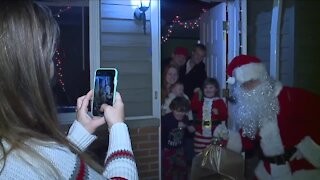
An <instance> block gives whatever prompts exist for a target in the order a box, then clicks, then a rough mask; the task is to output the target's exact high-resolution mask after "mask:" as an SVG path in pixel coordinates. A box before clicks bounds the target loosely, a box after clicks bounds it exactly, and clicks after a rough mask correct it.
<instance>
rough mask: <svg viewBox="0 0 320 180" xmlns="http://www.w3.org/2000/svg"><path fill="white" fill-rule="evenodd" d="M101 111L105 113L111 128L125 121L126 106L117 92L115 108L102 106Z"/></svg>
mask: <svg viewBox="0 0 320 180" xmlns="http://www.w3.org/2000/svg"><path fill="white" fill-rule="evenodd" d="M100 111H103V113H104V118H105V121H106V122H107V124H108V126H109V128H111V126H112V125H114V124H116V123H119V122H123V121H124V104H123V102H122V98H121V96H120V94H119V93H118V92H116V97H115V102H114V104H113V106H110V105H107V104H102V106H101V108H100Z"/></svg>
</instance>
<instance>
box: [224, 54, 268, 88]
mask: <svg viewBox="0 0 320 180" xmlns="http://www.w3.org/2000/svg"><path fill="white" fill-rule="evenodd" d="M227 74H228V75H229V78H228V80H227V83H229V84H234V83H235V81H238V82H239V83H240V84H242V83H244V82H247V81H250V80H255V79H261V78H263V77H265V76H266V75H267V74H268V73H267V70H266V68H265V66H264V64H263V63H262V62H261V61H260V59H258V58H256V57H253V56H248V55H240V56H237V57H235V58H233V60H232V61H231V62H230V64H229V65H228V67H227Z"/></svg>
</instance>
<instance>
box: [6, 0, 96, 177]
mask: <svg viewBox="0 0 320 180" xmlns="http://www.w3.org/2000/svg"><path fill="white" fill-rule="evenodd" d="M0 8H1V11H0V47H1V48H0V77H1V78H0V97H1V103H0V137H1V144H0V145H1V151H2V152H1V153H2V154H3V155H4V156H3V157H2V158H1V160H0V161H4V162H6V157H7V156H8V154H10V152H11V151H12V150H22V151H25V152H27V153H28V154H30V153H31V154H32V156H33V157H35V158H39V159H42V160H43V161H46V159H45V157H42V156H41V155H40V154H39V153H37V152H36V151H35V150H33V149H32V147H29V146H28V145H27V144H26V143H25V142H26V141H27V140H30V139H37V140H40V141H55V142H57V143H59V144H63V145H65V146H67V147H69V149H70V150H71V151H73V152H74V153H76V154H78V155H80V156H81V157H83V155H82V154H81V152H80V151H79V150H78V149H77V148H76V147H75V146H74V145H73V144H72V143H70V142H69V141H68V140H67V139H66V137H65V135H64V134H63V133H62V131H61V130H60V127H59V124H58V119H57V112H56V107H55V104H54V100H53V95H52V91H51V86H50V73H52V72H50V71H51V68H50V67H52V65H53V64H52V63H53V62H52V57H53V55H54V52H55V45H56V40H57V38H58V36H59V27H58V24H57V22H56V21H55V19H54V18H53V16H52V14H51V12H50V10H49V9H48V8H46V7H43V6H41V5H38V4H36V3H33V2H32V1H30V0H19V1H12V0H2V1H1V3H0ZM3 140H5V141H6V142H7V143H8V144H10V146H11V148H10V149H9V150H5V149H4V145H3ZM83 158H84V159H87V160H88V161H89V164H93V168H95V169H96V170H100V171H101V169H100V168H99V167H98V166H96V164H94V163H93V162H92V161H91V160H90V159H88V158H87V157H83ZM47 164H48V168H47V169H49V171H51V172H53V173H55V174H56V173H57V170H56V169H55V168H54V167H53V165H52V164H50V163H48V162H47ZM2 168H3V167H2ZM50 169H51V170H50Z"/></svg>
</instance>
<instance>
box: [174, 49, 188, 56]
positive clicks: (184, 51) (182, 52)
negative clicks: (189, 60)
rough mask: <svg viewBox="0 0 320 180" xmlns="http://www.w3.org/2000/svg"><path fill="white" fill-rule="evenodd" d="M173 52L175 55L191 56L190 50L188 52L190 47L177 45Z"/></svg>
mask: <svg viewBox="0 0 320 180" xmlns="http://www.w3.org/2000/svg"><path fill="white" fill-rule="evenodd" d="M173 54H175V55H183V56H185V57H188V56H189V52H188V49H186V48H184V47H176V48H175V49H174V52H173Z"/></svg>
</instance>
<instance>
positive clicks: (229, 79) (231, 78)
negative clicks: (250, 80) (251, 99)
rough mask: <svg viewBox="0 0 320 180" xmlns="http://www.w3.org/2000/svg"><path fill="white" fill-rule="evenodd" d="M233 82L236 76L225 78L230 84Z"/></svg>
mask: <svg viewBox="0 0 320 180" xmlns="http://www.w3.org/2000/svg"><path fill="white" fill-rule="evenodd" d="M235 82H236V78H234V77H229V78H228V80H227V83H228V84H231V85H232V84H234V83H235Z"/></svg>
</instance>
